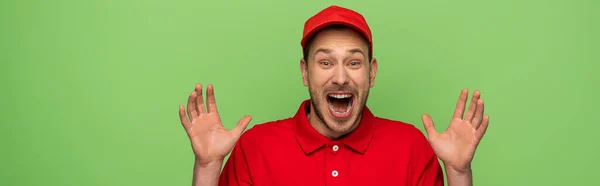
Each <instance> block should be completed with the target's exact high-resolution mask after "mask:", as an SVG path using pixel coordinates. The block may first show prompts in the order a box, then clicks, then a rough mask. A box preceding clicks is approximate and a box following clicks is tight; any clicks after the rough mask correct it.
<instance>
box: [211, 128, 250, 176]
mask: <svg viewBox="0 0 600 186" xmlns="http://www.w3.org/2000/svg"><path fill="white" fill-rule="evenodd" d="M242 138H243V137H242ZM242 138H240V140H238V142H237V144H236V145H235V147H234V148H233V150H232V151H231V154H230V155H229V158H228V159H227V162H226V163H225V166H224V167H223V171H222V172H221V176H220V178H219V186H251V185H252V179H251V177H250V168H249V167H248V161H246V155H245V153H244V149H243V145H242V143H243V141H242Z"/></svg>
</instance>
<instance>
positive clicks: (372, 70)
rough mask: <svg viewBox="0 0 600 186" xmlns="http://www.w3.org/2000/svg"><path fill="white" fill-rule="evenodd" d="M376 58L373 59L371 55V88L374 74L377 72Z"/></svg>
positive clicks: (373, 82)
mask: <svg viewBox="0 0 600 186" xmlns="http://www.w3.org/2000/svg"><path fill="white" fill-rule="evenodd" d="M377 68H378V67H377V59H375V58H374V57H373V59H371V69H370V72H369V73H370V75H371V76H370V77H371V79H370V80H371V85H370V86H371V88H373V86H375V75H376V74H377Z"/></svg>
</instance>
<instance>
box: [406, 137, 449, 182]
mask: <svg viewBox="0 0 600 186" xmlns="http://www.w3.org/2000/svg"><path fill="white" fill-rule="evenodd" d="M413 129H414V132H413V135H412V136H413V140H414V141H413V142H414V143H413V146H412V147H413V148H412V151H411V155H410V157H411V159H410V162H409V167H408V181H409V185H410V186H443V185H444V173H443V172H442V168H441V166H440V163H439V161H438V158H437V156H436V155H435V152H434V151H433V148H431V145H430V144H429V141H427V138H425V136H424V135H423V133H421V131H420V130H419V129H417V128H414V127H413Z"/></svg>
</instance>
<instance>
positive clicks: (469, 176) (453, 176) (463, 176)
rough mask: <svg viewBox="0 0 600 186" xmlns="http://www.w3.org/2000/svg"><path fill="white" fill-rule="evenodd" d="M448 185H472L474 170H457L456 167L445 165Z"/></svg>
mask: <svg viewBox="0 0 600 186" xmlns="http://www.w3.org/2000/svg"><path fill="white" fill-rule="evenodd" d="M445 170H446V177H447V178H448V186H472V185H473V172H472V171H471V170H470V169H469V170H464V171H457V170H454V168H452V167H449V166H445Z"/></svg>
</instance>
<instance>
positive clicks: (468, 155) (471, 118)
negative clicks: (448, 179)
mask: <svg viewBox="0 0 600 186" xmlns="http://www.w3.org/2000/svg"><path fill="white" fill-rule="evenodd" d="M468 93H469V92H468V90H466V89H464V90H462V92H461V94H460V97H459V99H458V103H457V104H456V109H455V110H454V116H453V117H452V121H451V122H450V125H449V126H448V128H447V129H446V131H444V132H442V133H439V134H438V133H437V132H436V130H435V127H434V124H433V121H432V119H431V117H430V116H429V115H427V114H424V115H423V117H422V119H423V125H424V127H425V130H426V132H427V136H428V140H429V143H430V144H431V147H432V148H433V150H434V151H435V154H436V155H437V156H438V157H439V158H440V159H441V160H442V162H444V165H445V166H450V167H452V168H454V170H458V171H468V170H470V168H471V167H470V166H471V161H472V160H473V157H474V156H475V150H476V148H477V145H479V142H480V141H481V139H482V138H483V135H484V134H485V131H486V130H487V126H488V123H489V117H488V116H484V114H483V113H484V106H483V100H481V99H480V93H479V91H475V93H473V97H472V99H471V103H470V105H469V110H468V111H467V113H466V115H465V116H464V117H463V114H464V110H465V106H466V102H467V97H468Z"/></svg>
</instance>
